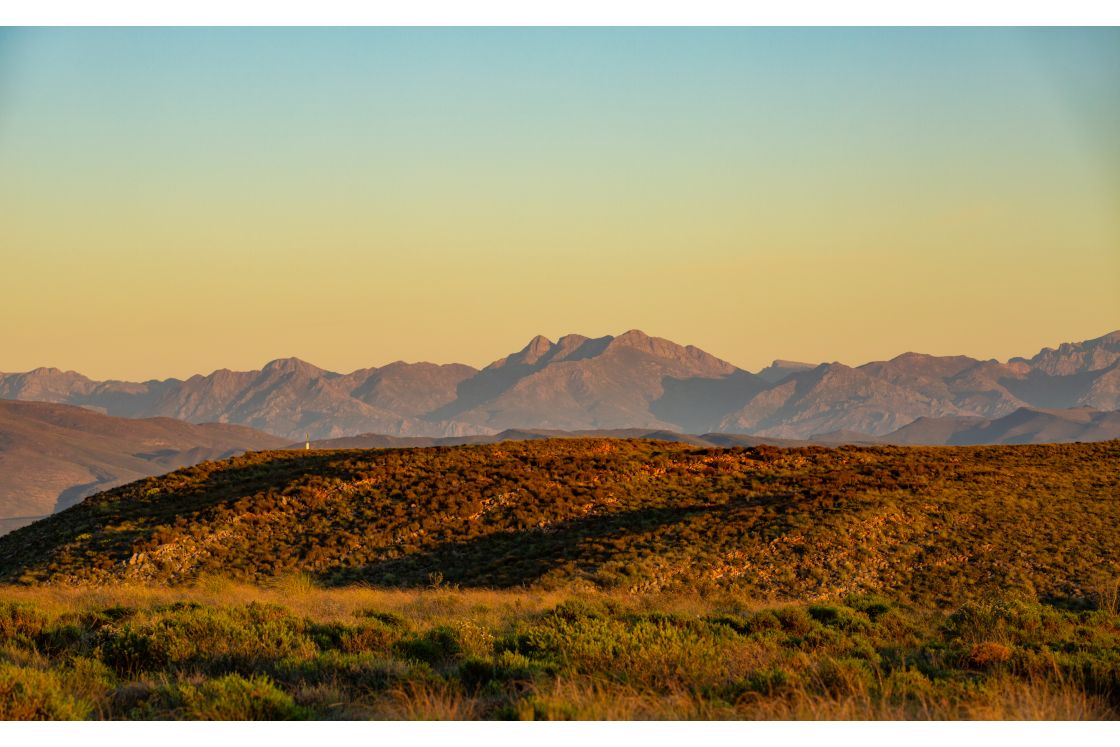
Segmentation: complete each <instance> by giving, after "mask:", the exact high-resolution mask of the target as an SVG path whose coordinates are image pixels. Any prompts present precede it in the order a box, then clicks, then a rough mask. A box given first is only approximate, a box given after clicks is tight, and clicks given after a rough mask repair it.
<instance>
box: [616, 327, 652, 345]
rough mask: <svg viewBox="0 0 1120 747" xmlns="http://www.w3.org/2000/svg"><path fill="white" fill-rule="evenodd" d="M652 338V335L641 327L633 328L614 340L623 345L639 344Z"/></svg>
mask: <svg viewBox="0 0 1120 747" xmlns="http://www.w3.org/2000/svg"><path fill="white" fill-rule="evenodd" d="M649 340H650V336H649V335H647V334H646V333H645V332H643V331H642V330H640V329H631V330H627V331H626V332H623V333H622V334H621V335H619V336H618V337H616V338H614V342H617V343H620V344H623V345H639V344H644V343H646V342H648V341H649Z"/></svg>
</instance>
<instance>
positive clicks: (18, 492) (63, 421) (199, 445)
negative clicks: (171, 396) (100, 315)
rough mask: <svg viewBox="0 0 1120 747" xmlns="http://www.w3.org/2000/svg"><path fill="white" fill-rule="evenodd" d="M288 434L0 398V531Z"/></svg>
mask: <svg viewBox="0 0 1120 747" xmlns="http://www.w3.org/2000/svg"><path fill="white" fill-rule="evenodd" d="M285 441H286V440H285V439H281V438H277V437H276V436H272V435H269V434H267V433H261V432H259V431H254V430H252V429H250V428H245V427H242V426H237V425H224V424H219V423H209V424H203V425H191V424H190V423H184V422H181V421H178V420H172V419H171V418H150V419H144V420H133V419H129V418H114V417H109V416H106V415H101V414H99V413H96V412H91V411H89V410H85V409H82V408H80V407H71V406H69V405H56V404H48V403H43V402H13V401H6V400H0V533H3V532H6V531H10V530H12V529H16V528H18V527H20V526H24V525H26V524H29V523H31V522H32V521H34V520H35V519H38V518H40V517H42V516H45V515H47V514H50V513H53V512H54V511H56V510H61V509H64V508H68V507H69V506H72V505H74V504H75V503H77V502H78V501H80V500H81V499H82V498H84V497H86V496H88V495H92V494H93V493H96V492H98V491H99V490H105V489H106V488H109V487H113V486H115V485H120V484H122V483H126V482H131V481H133V480H136V479H139V478H141V477H146V476H148V475H156V474H160V473H163V472H166V471H168V470H171V469H175V468H177V467H183V466H186V465H190V464H196V463H198V462H201V461H204V460H206V459H222V458H225V457H228V456H232V455H234V454H239V453H241V452H243V451H246V450H249V449H268V448H277V447H279V446H282V445H283V444H284V443H285Z"/></svg>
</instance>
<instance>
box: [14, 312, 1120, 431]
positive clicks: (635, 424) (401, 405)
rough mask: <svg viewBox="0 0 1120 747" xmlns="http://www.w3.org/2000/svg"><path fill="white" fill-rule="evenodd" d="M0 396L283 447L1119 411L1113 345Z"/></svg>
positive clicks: (607, 358) (617, 353)
mask: <svg viewBox="0 0 1120 747" xmlns="http://www.w3.org/2000/svg"><path fill="white" fill-rule="evenodd" d="M0 398H4V399H17V400H25V401H30V400H36V401H47V402H58V403H65V404H71V405H79V406H82V407H86V408H91V409H95V410H98V411H100V412H104V413H106V414H108V415H113V416H118V417H130V418H137V417H155V416H159V417H173V418H177V419H181V420H186V421H189V422H193V423H201V422H223V423H237V424H241V425H246V426H249V427H252V428H256V429H260V430H264V431H267V432H269V433H276V434H278V435H281V436H284V437H285V438H287V439H289V440H290V441H296V440H300V441H302V440H303V438H304V435H305V434H308V433H309V434H310V435H311V437H312V438H313V439H316V440H325V439H336V438H348V437H351V436H357V435H360V434H368V433H376V434H381V435H384V436H392V437H406V438H431V439H438V438H449V437H466V436H481V435H494V434H497V433H500V432H502V431H505V430H510V429H522V430H532V431H540V430H563V431H589V430H617V429H641V430H644V431H673V432H678V433H705V432H713V431H716V432H733V433H742V434H747V435H751V436H757V437H761V438H770V439H774V438H778V439H787V440H803V441H807V440H813V439H816V438H817V437H820V436H822V435H824V436H826V437H831V435H834V434H838V433H839V434H855V435H856V436H859V438H858V440H868V439H873V438H875V437H879V436H885V435H887V434H889V433H891V432H892V431H895V430H897V429H899V428H901V427H904V426H906V425H908V424H909V423H911V422H914V421H915V420H917V419H919V418H943V417H945V418H985V419H988V420H995V419H998V418H1001V417H1004V416H1006V415H1009V414H1011V413H1013V412H1015V411H1016V410H1018V409H1020V408H1023V407H1030V408H1036V409H1051V410H1052V409H1080V408H1092V409H1096V410H1102V411H1111V410H1116V409H1117V408H1120V332H1113V333H1111V334H1107V335H1104V336H1101V337H1098V338H1095V339H1092V340H1085V341H1083V342H1076V343H1062V344H1061V345H1059V346H1058V347H1057V348H1045V349H1043V350H1042V351H1040V352H1039V353H1038V354H1036V355H1034V356H1032V357H1030V358H1013V359H1011V360H1010V361H1008V362H1006V363H1001V362H999V361H995V360H978V359H975V358H970V357H968V356H960V355H955V356H933V355H925V354H921V353H914V352H910V353H903V354H902V355H899V356H896V357H895V358H893V359H891V360H888V361H873V362H870V363H865V364H863V365H858V366H849V365H845V364H842V363H838V362H832V363H821V364H819V365H818V364H810V363H800V362H793V361H785V360H775V361H774V363H773V364H772V365H770V366H768V367H766V368H764V369H762V370H761V371H759V372H758V373H757V374H755V373H751V372H749V371H746V370H744V369H742V368H739V367H737V366H735V365H733V364H732V363H729V362H727V361H724V360H721V359H719V358H717V357H715V356H713V355H711V354H709V353H706V352H704V351H703V350H700V349H699V348H696V347H694V346H691V345H680V344H677V343H675V342H673V341H671V340H666V339H664V338H660V337H652V336H650V335H647V334H645V333H643V332H641V331H639V330H630V331H628V332H625V333H623V334H621V335H618V336H611V335H606V336H603V337H597V338H590V337H586V336H583V335H578V334H570V335H565V336H563V337H560V338H559V339H558V340H556V341H555V342H553V341H552V340H549V339H547V338H545V337H544V336H541V335H538V336H536V337H534V338H533V339H532V340H530V341H529V342H528V344H526V345H525V346H524V347H523V348H522V349H521V350H519V351H517V352H514V353H511V354H509V355H506V356H504V357H502V358H499V359H498V360H496V361H494V362H493V363H491V364H490V365H488V366H485V367H484V368H482V369H481V370H479V369H476V368H473V367H471V366H466V365H462V364H455V363H452V364H446V365H437V364H433V363H405V362H401V361H398V362H395V363H391V364H389V365H386V366H382V367H374V368H362V369H358V370H356V371H353V372H350V373H338V372H334V371H328V370H326V369H322V368H319V367H317V366H314V365H312V364H310V363H307V362H306V361H301V360H299V359H296V358H284V359H279V360H274V361H272V362H270V363H268V364H267V365H265V366H263V367H262V368H261V369H260V370H255V371H230V370H226V369H222V370H219V371H215V372H213V373H211V374H209V375H206V376H203V375H196V376H192V377H190V378H188V379H186V380H179V379H166V380H163V381H147V382H142V383H140V382H125V381H93V380H90V379H88V378H86V377H85V376H82V375H80V374H78V373H75V372H73V371H67V372H63V371H59V370H57V369H53V368H40V369H35V370H33V371H28V372H24V373H8V374H0Z"/></svg>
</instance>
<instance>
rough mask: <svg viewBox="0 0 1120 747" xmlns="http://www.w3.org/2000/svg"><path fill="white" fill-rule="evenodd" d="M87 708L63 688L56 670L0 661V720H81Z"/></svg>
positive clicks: (86, 703) (81, 701)
mask: <svg viewBox="0 0 1120 747" xmlns="http://www.w3.org/2000/svg"><path fill="white" fill-rule="evenodd" d="M91 709H92V706H91V705H90V704H89V703H88V702H86V701H83V700H78V699H76V698H74V697H73V696H72V695H70V694H69V693H68V692H66V690H65V688H63V686H62V682H61V679H60V677H59V675H58V674H56V673H54V672H42V671H39V670H37V669H33V668H30V667H20V666H16V665H13V664H3V663H0V720H3V721H46V720H51V721H54V720H68V721H72V720H81V719H84V718H86V716H88V715H89V713H90V711H91Z"/></svg>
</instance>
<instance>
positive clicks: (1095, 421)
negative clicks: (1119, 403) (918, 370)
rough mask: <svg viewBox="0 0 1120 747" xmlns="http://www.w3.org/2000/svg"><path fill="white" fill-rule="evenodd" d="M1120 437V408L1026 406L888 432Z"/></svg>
mask: <svg viewBox="0 0 1120 747" xmlns="http://www.w3.org/2000/svg"><path fill="white" fill-rule="evenodd" d="M1116 438H1120V412H1100V411H1098V410H1093V409H1090V408H1087V407H1080V408H1070V409H1066V410H1044V409H1040V408H1033V407H1022V408H1019V409H1018V410H1016V411H1015V412H1013V413H1011V414H1010V415H1005V416H1003V417H1002V418H996V419H995V420H989V419H987V418H975V417H946V418H918V419H917V420H915V421H914V422H913V423H910V424H909V425H907V426H904V427H902V428H900V429H898V430H897V431H895V432H893V433H890V434H888V435H886V436H884V437H883V438H882V439H881V440H883V441H885V442H889V443H894V444H922V445H933V444H953V445H964V444H1031V443H1035V444H1039V443H1060V442H1071V441H1106V440H1110V439H1116Z"/></svg>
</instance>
